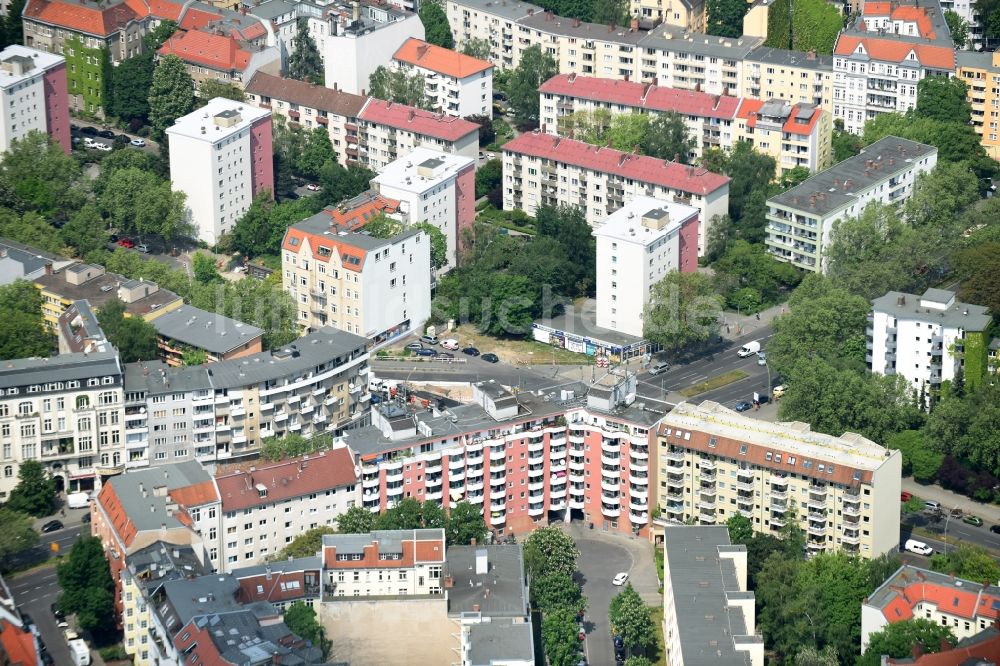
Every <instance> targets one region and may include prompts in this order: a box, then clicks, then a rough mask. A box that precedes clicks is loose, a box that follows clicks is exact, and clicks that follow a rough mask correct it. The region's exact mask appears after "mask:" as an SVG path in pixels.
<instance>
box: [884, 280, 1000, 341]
mask: <svg viewBox="0 0 1000 666" xmlns="http://www.w3.org/2000/svg"><path fill="white" fill-rule="evenodd" d="M954 295H955V294H953V293H952V292H950V291H946V290H944V289H928V290H927V291H926V292H924V295H923V296H917V295H916V294H906V293H903V292H901V291H890V292H888V293H887V294H886V295H885V296H879V297H878V298H876V299H875V300H873V301H872V307H873V308H874V309H875V311H876V312H885V313H887V314H891V315H892V316H893V317H895V318H897V319H912V320H915V321H924V322H928V323H937V324H941V325H943V326H951V327H954V328H962V329H965V330H966V331H985V330H986V329H987V328H989V326H990V323H992V321H993V318H992V317H991V316H990V314H989V308H987V307H984V306H982V305H972V304H971V303H962V302H960V301H955V302H954V303H952V305H951V307H948V308H945V309H935V308H928V307H926V306H923V305H921V304H920V301H922V300H931V301H934V302H936V303H942V304H944V303H947V302H948V300H950V299H951V298H952V297H953V296H954Z"/></svg>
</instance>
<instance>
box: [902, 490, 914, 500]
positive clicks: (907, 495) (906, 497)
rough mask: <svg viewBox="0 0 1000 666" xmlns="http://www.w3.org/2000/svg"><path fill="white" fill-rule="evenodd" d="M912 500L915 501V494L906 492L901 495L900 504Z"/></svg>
mask: <svg viewBox="0 0 1000 666" xmlns="http://www.w3.org/2000/svg"><path fill="white" fill-rule="evenodd" d="M911 499H913V493H908V492H906V491H905V490H904V491H903V492H901V493H899V501H900V502H909V501H910V500H911Z"/></svg>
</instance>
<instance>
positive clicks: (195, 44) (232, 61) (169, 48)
mask: <svg viewBox="0 0 1000 666" xmlns="http://www.w3.org/2000/svg"><path fill="white" fill-rule="evenodd" d="M158 53H159V54H160V55H161V56H164V55H175V56H177V57H178V58H180V59H181V60H183V61H184V62H187V63H192V64H196V65H202V66H204V67H209V68H211V69H215V70H218V71H225V72H229V71H234V70H238V71H242V70H244V69H246V67H247V65H248V64H250V53H249V52H248V51H246V50H244V49H243V47H242V45H241V44H240V42H239V41H238V40H237V39H236V38H235V37H233V36H231V35H216V34H211V33H207V32H202V31H200V30H188V31H186V32H182V31H178V32H176V33H174V35H173V36H172V37H170V38H169V39H168V40H167V41H166V42H165V43H164V44H163V46H161V47H160V50H159V51H158Z"/></svg>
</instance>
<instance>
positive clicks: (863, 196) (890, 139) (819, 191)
mask: <svg viewBox="0 0 1000 666" xmlns="http://www.w3.org/2000/svg"><path fill="white" fill-rule="evenodd" d="M937 152H938V151H937V148H935V147H934V146H928V145H926V144H923V143H917V142H915V141H910V140H908V139H900V138H899V137H895V136H887V137H884V138H882V139H879V140H878V141H876V142H875V143H873V144H871V145H870V146H868V147H867V148H865V149H863V150H862V151H861V152H860V153H859V154H857V155H855V156H854V157H851V158H848V159H846V160H844V161H843V162H839V163H837V164H835V165H833V166H832V167H830V168H829V169H827V170H826V171H822V172H820V173H818V174H816V175H815V176H812V177H811V178H809V179H807V180H805V181H803V182H802V183H800V184H799V185H796V186H795V187H793V188H792V189H790V190H786V191H785V192H782V193H781V194H778V195H775V196H773V197H771V198H770V199H768V200H767V238H766V240H765V243H766V244H767V249H768V251H769V252H770V253H771V254H772V255H773V256H775V257H777V258H778V259H781V260H782V261H787V262H789V263H791V264H794V265H795V266H798V267H799V268H804V269H806V270H810V271H815V272H817V273H822V272H825V271H826V262H825V258H824V252H825V248H826V246H827V245H828V244H829V242H830V232H831V231H832V230H833V225H834V223H835V222H836V221H837V220H840V219H843V218H845V217H857V216H859V215H861V213H862V212H864V209H865V206H867V205H868V204H870V203H872V202H876V201H877V202H879V203H883V204H898V203H902V202H904V201H906V200H907V199H909V198H910V196H911V195H912V194H913V186H914V183H915V182H916V180H917V177H918V176H919V175H920V174H922V173H926V172H928V171H930V170H931V169H933V168H934V166H935V165H936V164H937Z"/></svg>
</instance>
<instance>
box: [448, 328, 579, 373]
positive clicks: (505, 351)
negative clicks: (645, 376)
mask: <svg viewBox="0 0 1000 666" xmlns="http://www.w3.org/2000/svg"><path fill="white" fill-rule="evenodd" d="M437 335H438V337H439V338H441V339H445V338H456V339H457V340H458V344H459V345H461V346H462V347H467V346H469V345H472V346H473V347H475V348H476V349H478V350H479V351H481V352H482V353H484V354H485V353H486V352H493V353H494V354H496V355H497V356H499V357H500V360H501V361H503V362H505V363H526V364H529V365H542V364H552V363H553V362H555V364H556V365H593V363H594V357H593V356H588V355H586V354H578V353H576V352H571V351H568V350H566V349H560V348H559V347H553V346H551V345H546V344H543V343H541V342H538V341H536V340H532V339H530V338H523V339H522V338H494V337H492V336H489V335H483V334H482V333H480V332H479V331H478V330H477V329H476V327H475V326H473V325H471V324H463V325H461V326H459V327H458V328H457V329H455V330H454V331H451V332H448V333H445V332H440V333H438V334H437Z"/></svg>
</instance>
